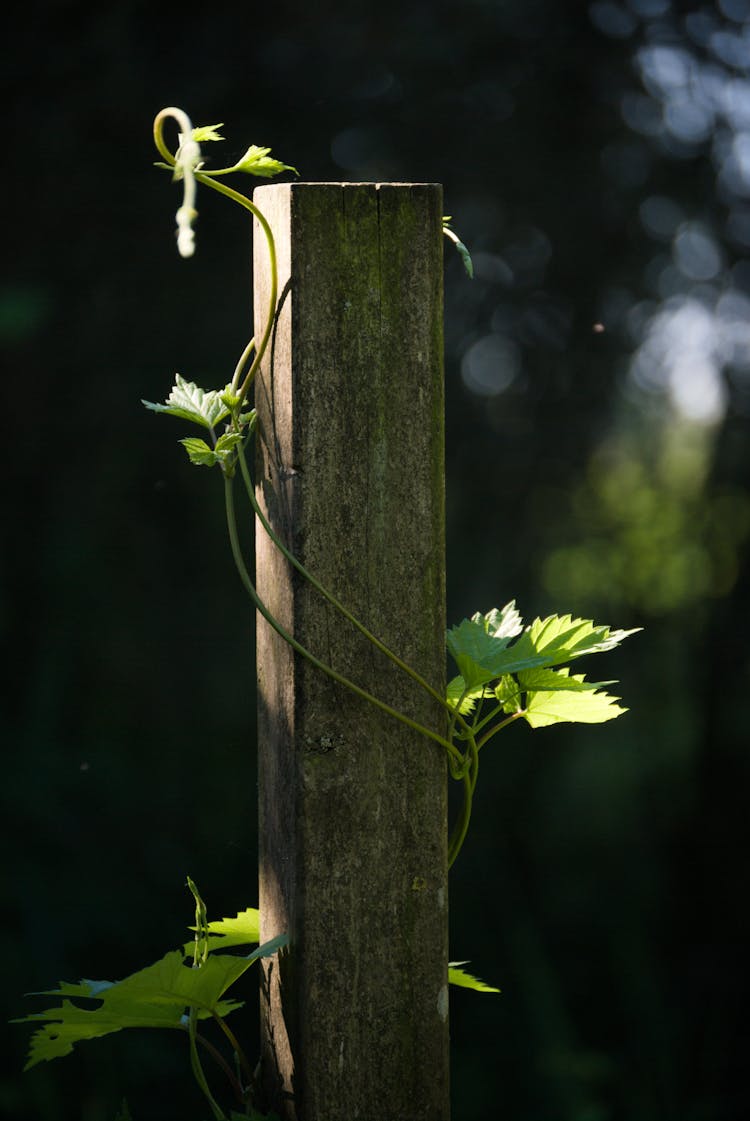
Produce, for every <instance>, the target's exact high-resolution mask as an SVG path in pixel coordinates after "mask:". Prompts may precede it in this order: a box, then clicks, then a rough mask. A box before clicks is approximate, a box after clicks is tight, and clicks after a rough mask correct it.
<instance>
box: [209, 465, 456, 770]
mask: <svg viewBox="0 0 750 1121" xmlns="http://www.w3.org/2000/svg"><path fill="white" fill-rule="evenodd" d="M232 484H233V480H232V479H231V478H228V477H227V476H225V478H224V498H225V505H226V517H227V529H228V531H229V542H230V545H231V548H232V556H233V558H234V563H235V567H236V568H237V572H238V574H239V577H240V579H241V581H242V583H243V585H244V587H245V590H246V592H247V593H248V595H249V596H250V599H251V600H252V601H253V603H254V604H255V606H256V608H257V609H258V611H259V612H260V614H261V615H262V616H263V618H264V619H265V620H266V622H267V623H268V625H269V626H270V627H272V628H273V630H275V631H276V633H277V634H278V635H279V636H280V637H281V638H283V640H284V641H285V642H286V643H288V645H289V646H291V648H292V649H293V650H295V651H296V652H297V653H298V654H300V655H301V656H302V657H303V658H306V659H307V661H308V662H309V663H310V665H312V666H315V668H316V669H319V670H321V671H322V672H323V673H325V674H326V675H327V676H328V677H330V678H331V679H332V680H333V681H336V682H338V684H339V685H343V686H345V688H347V689H349V690H351V692H352V693H354V694H356V696H358V697H361V698H362V699H363V700H365V701H368V702H369V703H370V704H371V705H374V706H375V708H379V709H380V710H381V711H382V712H387V713H388V715H389V716H392V717H393V718H394V720H398V721H399V722H400V723H401V724H404V725H406V727H407V728H411V729H412V731H415V732H419V733H420V735H423V736H426V737H427V738H428V739H431V740H434V742H435V743H437V744H440V746H441V747H443V748H444V749H445V750H446V751H447V752H448V755H449V757H450V758H451V759H453V760H454V762H455V763H456V764H457V765H460V764H462V763H463V756H462V755H461V753H460V752H459V751H458V750H457V749H456V747H455V746H454V745H453V744H452V743H449V741H448V740H447V739H446V738H445V737H444V736H441V735H440V734H439V732H433V731H432V730H431V729H430V728H425V726H424V725H423V724H420V723H419V722H418V721H416V720H412V719H411V717H409V716H405V715H404V713H402V712H398V710H397V709H395V708H391V706H390V705H389V704H386V702H385V701H381V700H380V699H379V698H378V697H375V696H373V695H372V693H368V692H367V690H366V689H363V688H362V687H361V686H359V685H357V684H355V682H353V681H350V680H349V678H347V677H344V675H343V674H340V673H339V672H338V671H337V670H335V669H333V667H332V666H329V665H327V664H326V663H325V662H322V661H321V660H320V658H317V657H316V656H315V654H313V653H312V652H311V651H310V650H308V649H307V648H306V647H305V646H303V645H302V643H301V642H298V641H297V639H296V638H295V637H294V635H292V634H290V632H289V631H288V630H286V628H285V627H283V626H282V625H281V623H279V622H278V620H277V619H275V618H274V616H273V615H272V614H271V612H270V611H269V609H268V608H267V607H266V605H265V604H264V603H263V601H262V600H261V598H260V596H259V595H258V593H257V591H256V589H255V585H254V584H253V582H252V580H251V579H250V575H249V573H248V571H247V567H246V565H245V561H244V558H243V556H242V548H241V546H240V541H239V535H238V533H237V517H236V514H235V509H234V488H233V485H232Z"/></svg>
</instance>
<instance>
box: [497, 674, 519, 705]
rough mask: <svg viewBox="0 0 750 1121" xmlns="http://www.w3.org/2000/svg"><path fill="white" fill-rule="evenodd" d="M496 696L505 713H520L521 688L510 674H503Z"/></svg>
mask: <svg viewBox="0 0 750 1121" xmlns="http://www.w3.org/2000/svg"><path fill="white" fill-rule="evenodd" d="M495 696H496V697H497V699H498V701H499V702H500V704H501V705H502V709H503V712H508V713H510V712H518V710H519V709H520V708H521V687H520V685H519V684H518V682H517V681H516V679H515V677H513V676H512V675H511V674H509V673H506V674H503V676H502V677H501V678H500V680H499V681H498V683H497V685H496V686H495Z"/></svg>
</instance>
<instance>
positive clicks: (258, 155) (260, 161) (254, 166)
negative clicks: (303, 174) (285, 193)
mask: <svg viewBox="0 0 750 1121" xmlns="http://www.w3.org/2000/svg"><path fill="white" fill-rule="evenodd" d="M270 151H271V149H270V148H259V147H258V146H257V144H251V145H250V147H249V148H248V150H247V151H246V152H245V154H244V156H243V157H242V159H241V160H238V161H237V163H236V164H235V165H234V167H233V168H232V171H244V172H246V173H247V174H248V175H257V176H259V177H260V178H261V179H273V177H274V175H278V174H279V173H280V172H282V171H293V172H294V174H295V175H299V172H298V171H297V169H296V167H291V166H290V165H289V164H287V163H280V162H279V161H278V160H274V159H272V158H271V157H270V156H269V155H268V153H269V152H270Z"/></svg>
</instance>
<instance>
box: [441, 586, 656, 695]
mask: <svg viewBox="0 0 750 1121" xmlns="http://www.w3.org/2000/svg"><path fill="white" fill-rule="evenodd" d="M512 607H513V605H512V604H508V605H506V607H505V608H503V612H502V613H501V614H504V613H505V612H507V611H508V610H509V609H510V608H512ZM490 616H492V612H488V614H487V615H485V616H481V615H474V616H473V618H472V619H471V620H469V619H464V621H463V622H462V623H461V624H460V625H459V626H458V627H453V628H452V630H450V631H449V632H448V640H447V641H448V649H449V651H450V652H451V654H452V655H453V657H454V659H455V661H456V664H457V666H458V668H459V670H460V671H461V676H462V677H463V678H464V680H465V681H466V682H467V683H468V684H469V686H470V687H473V686H475V685H480V684H484V683H486V682H488V681H492V680H494V679H495V678H497V677H501V676H502V675H503V674H511V673H519V672H520V671H522V670H529V669H534V668H545V667H546V668H549V667H550V666H556V665H561V664H562V663H563V662H569V661H572V660H573V659H574V658H580V657H582V656H583V655H584V654H597V653H601V652H602V651H604V650H612V649H613V648H614V647H615V646H617V645H618V644H619V643H620V642H622V640H623V639H625V638H627V637H628V636H629V635H631V634H635V633H636V632H637V631H639V630H640V629H641V628H640V627H636V628H634V629H633V630H629V631H612V630H610V628H609V627H606V626H599V625H597V624H595V623H593V622H592V621H591V620H590V619H574V618H573V617H572V616H571V615H550V616H548V617H547V618H546V619H538V618H537V619H535V620H534V622H533V623H532V624H531V625H530V626H528V627H526V629H525V630H524V631H523V633H522V634H521V636H520V638H519V639H518V641H517V642H515V643H514V644H513V645H512V646H510V647H509V646H508V642H509V638H508V637H505V638H500V637H499V636H498V637H497V638H496V637H495V636H494V635H493V634H490V633H489V630H487V629H486V627H489V626H490V625H491V624H490V623H489V621H488V620H489V618H490ZM511 637H512V636H511Z"/></svg>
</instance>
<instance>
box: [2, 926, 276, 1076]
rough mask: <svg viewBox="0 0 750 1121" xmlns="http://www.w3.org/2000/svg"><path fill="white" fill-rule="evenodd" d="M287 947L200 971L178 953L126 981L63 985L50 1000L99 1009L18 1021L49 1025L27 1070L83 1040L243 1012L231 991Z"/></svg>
mask: <svg viewBox="0 0 750 1121" xmlns="http://www.w3.org/2000/svg"><path fill="white" fill-rule="evenodd" d="M287 941H288V939H287V937H286V936H285V935H281V936H279V937H278V938H274V939H272V940H271V941H270V942H266V943H265V944H264V945H263V946H259V947H258V949H257V950H255V951H254V952H253V953H252V954H250V955H248V956H247V957H235V956H232V955H231V954H216V955H209V957H208V958H207V959H206V961H205V962H204V963H203V964H202V965H201V967H200V968H199V969H193V968H192V967H191V966H189V965H186V964H185V960H184V955H183V953H182V951H181V950H173V951H172V952H171V953H168V954H166V955H165V956H164V957H163V958H161V959H160V960H159V961H157V962H155V963H154V964H153V965H149V966H147V967H146V968H145V969H141V970H139V971H138V972H137V973H133V974H131V975H130V976H129V977H126V978H125V979H124V980H122V981H116V982H113V983H109V982H106V981H81V982H79V983H78V984H77V985H71V984H68V983H65V982H63V983H62V984H61V985H60V987H59V988H58V989H56V990H52V991H51V992H50V993H49V994H47V995H61V996H66V995H72V996H75V997H76V998H78V999H81V998H84V999H87V1000H94V1001H95V1002H96V1004H97V1007H95V1008H82V1007H80V1006H79V1005H77V1004H73V1003H71V1001H70V1000H63V1001H62V1003H61V1004H60V1005H59V1006H58V1007H55V1008H48V1009H46V1010H45V1011H43V1012H36V1013H32V1014H31V1015H29V1016H25V1017H22V1018H21V1019H19V1020H16V1021H14V1022H15V1023H27V1022H28V1023H39V1022H43V1025H44V1026H43V1027H41V1028H39V1030H38V1031H36V1032H35V1033H34V1035H33V1036H32V1038H31V1044H30V1050H29V1059H28V1062H27V1064H26V1068H25V1069H27V1070H28V1069H29V1068H30V1067H33V1066H35V1065H36V1064H37V1063H40V1062H43V1061H44V1060H49V1059H54V1058H58V1057H60V1056H62V1055H67V1054H69V1053H70V1051H71V1050H72V1048H73V1045H74V1044H76V1043H79V1042H81V1041H82V1040H85V1039H95V1038H97V1037H100V1036H103V1035H109V1034H111V1033H112V1032H117V1031H121V1030H122V1029H123V1028H184V1026H185V1022H184V1019H183V1017H184V1015H185V1012H186V1010H187V1009H188V1008H193V1009H195V1015H196V1017H197V1018H198V1019H206V1018H207V1017H209V1016H213V1015H219V1016H227V1015H228V1014H229V1013H230V1012H233V1011H234V1010H235V1009H237V1008H241V1007H242V1002H241V1001H239V1002H238V1001H234V1000H222V999H221V997H222V996H223V994H224V993H225V992H226V990H227V989H228V988H229V986H230V985H231V984H233V983H234V982H235V981H236V980H237V979H238V978H239V977H241V976H242V974H243V973H244V972H245V971H246V970H247V969H249V968H250V966H251V965H252V964H253V962H254V961H257V959H258V958H260V957H265V956H267V955H269V954H272V953H274V952H275V951H276V950H277V949H278V948H279V947H280V946H282V945H285V944H286V942H287ZM191 950H192V944H191Z"/></svg>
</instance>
